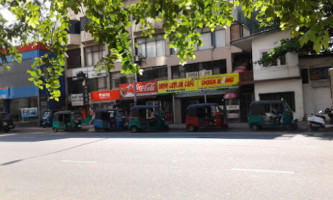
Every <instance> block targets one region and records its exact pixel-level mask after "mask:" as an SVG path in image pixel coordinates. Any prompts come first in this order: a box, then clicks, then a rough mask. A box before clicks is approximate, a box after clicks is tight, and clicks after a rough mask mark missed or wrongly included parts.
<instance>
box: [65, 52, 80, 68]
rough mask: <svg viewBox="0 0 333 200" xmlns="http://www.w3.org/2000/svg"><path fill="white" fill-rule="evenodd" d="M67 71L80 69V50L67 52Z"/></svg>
mask: <svg viewBox="0 0 333 200" xmlns="http://www.w3.org/2000/svg"><path fill="white" fill-rule="evenodd" d="M67 55H68V58H67V69H73V68H78V67H81V51H80V49H74V50H68V51H67Z"/></svg>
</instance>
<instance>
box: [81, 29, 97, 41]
mask: <svg viewBox="0 0 333 200" xmlns="http://www.w3.org/2000/svg"><path fill="white" fill-rule="evenodd" d="M80 35H81V42H82V43H84V42H93V41H94V38H93V37H92V36H91V34H90V33H88V32H85V31H81V34H80Z"/></svg>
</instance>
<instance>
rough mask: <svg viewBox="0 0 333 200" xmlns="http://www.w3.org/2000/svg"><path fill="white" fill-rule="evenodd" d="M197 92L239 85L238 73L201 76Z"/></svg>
mask: <svg viewBox="0 0 333 200" xmlns="http://www.w3.org/2000/svg"><path fill="white" fill-rule="evenodd" d="M198 82H199V83H198V90H213V89H226V88H231V87H233V86H236V85H237V84H238V83H239V74H238V73H229V74H218V75H211V76H201V77H200V79H199V80H198Z"/></svg>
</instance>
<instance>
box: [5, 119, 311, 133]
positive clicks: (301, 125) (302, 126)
mask: <svg viewBox="0 0 333 200" xmlns="http://www.w3.org/2000/svg"><path fill="white" fill-rule="evenodd" d="M169 127H170V130H184V131H186V125H185V124H169ZM82 128H83V130H84V131H86V132H95V129H94V125H91V124H83V125H82ZM229 130H230V131H232V130H242V131H251V129H250V127H249V125H248V124H247V123H229ZM299 131H302V132H305V131H309V130H308V127H307V122H304V121H301V122H298V130H297V131H296V132H299ZM11 132H53V130H52V128H51V127H48V128H42V127H38V126H16V127H15V128H14V129H12V130H11Z"/></svg>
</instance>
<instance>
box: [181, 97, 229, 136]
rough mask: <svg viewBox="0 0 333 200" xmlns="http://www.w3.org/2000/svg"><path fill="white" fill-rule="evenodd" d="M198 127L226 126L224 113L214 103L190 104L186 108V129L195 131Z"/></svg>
mask: <svg viewBox="0 0 333 200" xmlns="http://www.w3.org/2000/svg"><path fill="white" fill-rule="evenodd" d="M199 128H228V123H227V121H226V119H225V114H224V112H223V111H222V109H221V108H220V107H219V106H218V104H215V103H203V104H194V105H190V106H188V107H187V109H186V129H187V130H188V131H191V132H192V131H196V130H198V129H199Z"/></svg>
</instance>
